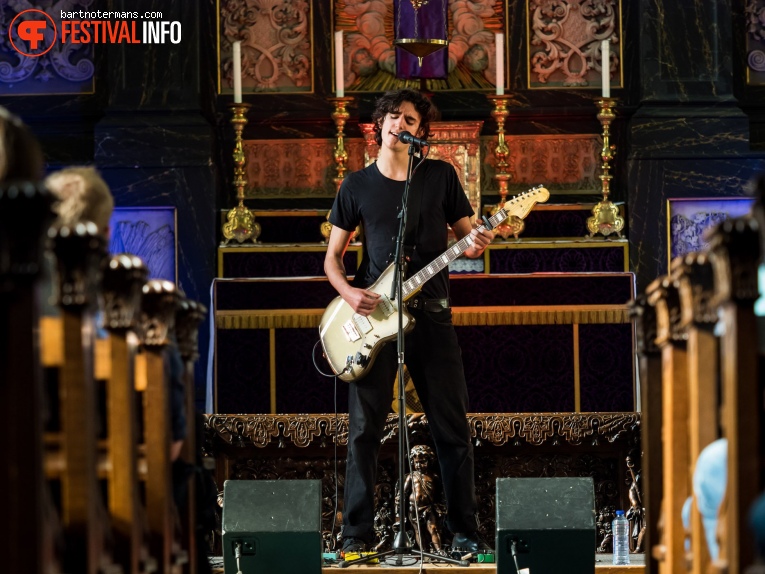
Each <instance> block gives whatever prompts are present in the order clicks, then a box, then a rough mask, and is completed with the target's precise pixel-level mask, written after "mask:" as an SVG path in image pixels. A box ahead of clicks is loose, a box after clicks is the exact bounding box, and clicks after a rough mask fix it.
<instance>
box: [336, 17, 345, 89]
mask: <svg viewBox="0 0 765 574" xmlns="http://www.w3.org/2000/svg"><path fill="white" fill-rule="evenodd" d="M335 95H336V96H337V97H338V98H342V97H344V96H345V75H344V74H343V31H342V30H338V31H337V32H335Z"/></svg>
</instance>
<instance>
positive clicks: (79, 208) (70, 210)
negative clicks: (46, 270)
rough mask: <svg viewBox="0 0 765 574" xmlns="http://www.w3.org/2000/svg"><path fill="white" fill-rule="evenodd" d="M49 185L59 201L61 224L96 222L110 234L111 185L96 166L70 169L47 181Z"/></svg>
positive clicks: (55, 207)
mask: <svg viewBox="0 0 765 574" xmlns="http://www.w3.org/2000/svg"><path fill="white" fill-rule="evenodd" d="M45 185H46V186H47V187H48V189H49V190H50V191H51V193H52V194H53V195H54V196H55V198H56V199H57V202H56V204H55V205H54V206H53V208H54V210H55V211H56V214H57V215H58V222H57V224H58V225H74V224H77V223H80V222H82V221H92V222H93V223H95V224H96V226H97V227H98V229H99V231H101V232H102V233H106V232H107V230H108V229H109V219H110V218H111V216H112V212H113V211H114V198H113V197H112V192H111V191H110V190H109V186H108V185H107V184H106V182H105V181H104V180H103V178H102V177H101V176H100V175H99V174H98V172H97V171H96V170H95V169H94V168H92V167H68V168H65V169H62V170H61V171H57V172H55V173H52V174H51V175H49V176H48V177H47V178H45Z"/></svg>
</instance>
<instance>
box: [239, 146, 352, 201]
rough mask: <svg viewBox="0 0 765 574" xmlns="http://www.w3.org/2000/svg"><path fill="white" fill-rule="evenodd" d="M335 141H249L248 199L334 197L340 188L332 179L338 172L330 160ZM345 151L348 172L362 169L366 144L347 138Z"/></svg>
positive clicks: (245, 149) (247, 149)
mask: <svg viewBox="0 0 765 574" xmlns="http://www.w3.org/2000/svg"><path fill="white" fill-rule="evenodd" d="M335 145H336V142H335V140H329V139H313V138H311V139H288V140H285V139H282V140H247V141H246V142H244V153H245V155H246V157H247V181H248V182H249V183H250V185H249V187H248V188H247V189H246V193H245V196H246V197H255V196H256V195H257V197H258V198H259V199H260V198H262V199H275V198H283V199H301V198H319V197H327V198H331V197H334V196H335V194H336V192H337V187H336V184H335V182H334V181H333V178H334V177H335V175H336V173H337V172H336V170H335V169H334V167H333V163H332V162H330V161H328V158H332V157H334V149H335ZM343 148H344V150H345V153H346V154H347V156H348V159H347V160H346V162H345V164H344V165H345V168H346V171H355V170H357V169H361V168H362V167H363V166H364V164H363V157H364V142H363V141H362V140H361V139H359V138H355V139H349V138H344V140H343Z"/></svg>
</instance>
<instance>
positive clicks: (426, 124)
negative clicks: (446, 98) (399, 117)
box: [372, 88, 438, 145]
mask: <svg viewBox="0 0 765 574" xmlns="http://www.w3.org/2000/svg"><path fill="white" fill-rule="evenodd" d="M404 102H409V103H411V104H412V105H413V106H414V109H415V110H416V111H417V113H418V114H420V118H421V120H420V129H421V130H422V139H427V138H428V137H430V136H431V135H432V134H431V133H430V122H431V121H434V120H435V119H436V118H437V117H438V110H437V109H436V106H435V105H433V102H431V101H430V100H429V99H428V98H427V97H426V96H424V95H423V94H421V93H420V92H418V91H417V90H411V89H409V88H404V89H401V90H394V91H390V92H385V93H384V94H383V95H382V96H380V97H379V98H377V101H376V102H375V110H374V111H373V112H372V121H373V122H374V124H375V127H374V130H375V142H377V145H380V144H382V135H381V134H380V129H381V127H382V123H383V120H384V119H385V116H386V115H387V114H392V113H395V112H397V111H399V109H400V108H401V104H403V103H404ZM413 135H416V134H413Z"/></svg>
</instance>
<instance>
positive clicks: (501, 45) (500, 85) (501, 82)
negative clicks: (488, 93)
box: [494, 33, 505, 96]
mask: <svg viewBox="0 0 765 574" xmlns="http://www.w3.org/2000/svg"><path fill="white" fill-rule="evenodd" d="M494 43H495V44H496V46H497V54H496V61H497V72H496V76H497V95H498V96H502V95H504V94H505V35H504V34H501V33H497V34H495V35H494Z"/></svg>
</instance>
